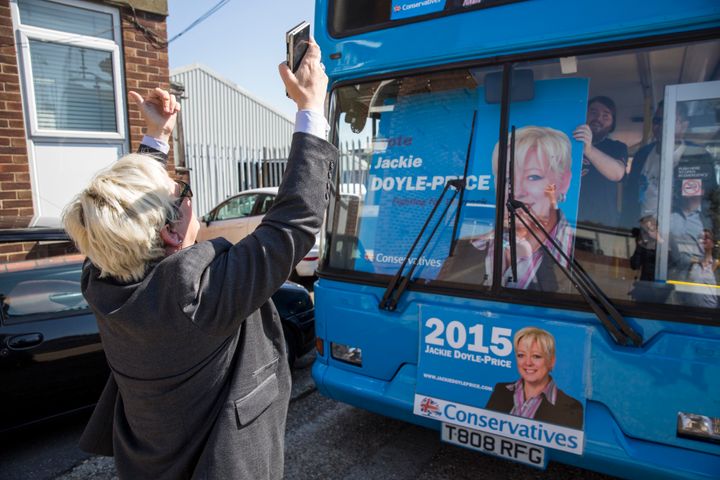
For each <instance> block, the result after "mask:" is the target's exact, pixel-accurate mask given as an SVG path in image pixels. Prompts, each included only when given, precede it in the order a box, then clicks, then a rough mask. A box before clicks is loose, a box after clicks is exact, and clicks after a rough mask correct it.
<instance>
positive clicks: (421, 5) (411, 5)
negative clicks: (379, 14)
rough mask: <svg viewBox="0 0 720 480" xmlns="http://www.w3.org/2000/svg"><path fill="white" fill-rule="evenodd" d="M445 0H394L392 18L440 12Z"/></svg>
mask: <svg viewBox="0 0 720 480" xmlns="http://www.w3.org/2000/svg"><path fill="white" fill-rule="evenodd" d="M444 6H445V0H414V1H412V0H410V1H408V0H393V7H392V15H391V20H397V19H400V18H408V17H416V16H418V15H425V14H428V13H434V12H439V11H441V10H442V9H443V7H444Z"/></svg>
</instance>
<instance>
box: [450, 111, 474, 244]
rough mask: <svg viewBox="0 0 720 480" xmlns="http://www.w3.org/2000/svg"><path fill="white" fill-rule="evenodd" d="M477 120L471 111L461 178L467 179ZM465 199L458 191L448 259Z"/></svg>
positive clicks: (455, 238) (463, 190) (454, 241)
mask: <svg viewBox="0 0 720 480" xmlns="http://www.w3.org/2000/svg"><path fill="white" fill-rule="evenodd" d="M476 119H477V110H474V111H473V118H472V122H471V123H470V141H469V142H468V148H467V153H466V154H465V169H464V170H463V176H462V178H467V174H468V166H469V165H470V152H471V151H472V145H473V140H474V139H475V120H476ZM464 198H465V189H464V188H463V189H462V190H460V199H459V200H458V206H457V210H455V223H454V224H453V231H452V236H451V237H450V252H449V253H448V257H452V256H453V255H455V245H457V230H458V225H459V224H460V213H461V212H462V207H463V199H464Z"/></svg>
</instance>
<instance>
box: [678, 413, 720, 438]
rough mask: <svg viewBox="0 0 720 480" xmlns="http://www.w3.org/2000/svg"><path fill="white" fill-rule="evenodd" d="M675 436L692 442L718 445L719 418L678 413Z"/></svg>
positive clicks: (719, 433) (719, 436) (719, 434)
mask: <svg viewBox="0 0 720 480" xmlns="http://www.w3.org/2000/svg"><path fill="white" fill-rule="evenodd" d="M677 434H678V436H679V437H688V438H692V439H693V440H704V441H706V442H716V443H720V418H717V417H708V416H706V415H697V414H695V413H685V412H678V420H677Z"/></svg>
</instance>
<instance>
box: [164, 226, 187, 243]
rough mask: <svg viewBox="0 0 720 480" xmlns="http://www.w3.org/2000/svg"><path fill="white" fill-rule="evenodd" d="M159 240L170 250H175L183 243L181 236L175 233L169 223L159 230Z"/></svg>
mask: <svg viewBox="0 0 720 480" xmlns="http://www.w3.org/2000/svg"><path fill="white" fill-rule="evenodd" d="M160 238H161V239H162V241H163V243H164V244H165V246H166V247H170V248H177V247H179V246H180V245H182V242H183V238H182V235H180V234H179V233H178V232H176V231H175V230H174V229H173V228H172V226H171V225H170V224H169V223H166V224H165V225H163V227H162V228H161V229H160Z"/></svg>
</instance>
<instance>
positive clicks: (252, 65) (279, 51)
mask: <svg viewBox="0 0 720 480" xmlns="http://www.w3.org/2000/svg"><path fill="white" fill-rule="evenodd" d="M216 3H218V0H211V1H203V2H198V1H197V0H171V1H169V2H168V7H169V10H170V15H169V17H168V19H167V27H168V38H172V37H173V36H174V35H175V34H177V33H179V32H181V31H182V30H183V29H185V28H186V27H187V26H188V25H190V24H191V23H192V22H193V21H194V20H195V19H196V18H198V17H199V16H201V15H202V14H203V13H205V12H206V11H207V10H209V9H210V8H211V7H212V6H213V5H215V4H216ZM314 12H315V2H314V0H271V1H267V2H257V1H252V0H231V1H230V2H229V3H228V4H226V5H225V6H224V7H223V8H222V9H221V10H219V11H218V12H216V13H215V14H214V15H213V16H211V17H210V18H208V19H206V20H205V21H204V22H203V23H201V24H200V25H197V26H196V27H195V28H193V29H192V30H190V31H189V32H187V33H185V34H184V35H183V36H181V37H180V38H178V39H177V40H175V41H173V42H172V43H171V44H170V47H169V58H170V69H171V70H172V69H174V68H178V67H184V66H186V65H190V64H193V63H201V64H203V65H205V66H207V67H209V68H210V69H211V70H213V71H215V72H216V73H218V74H220V75H221V76H222V77H224V78H226V79H228V80H230V81H232V82H234V83H236V84H238V85H240V86H241V87H242V88H244V89H245V90H247V91H249V92H250V93H252V94H253V95H254V96H256V97H258V98H259V99H261V100H262V101H264V102H265V103H267V104H269V105H271V106H273V107H274V108H276V109H277V110H279V111H280V112H282V113H284V114H285V115H287V116H288V117H290V118H293V119H294V118H295V113H294V112H295V104H294V103H293V102H292V101H291V100H290V99H288V98H287V97H286V96H285V89H284V87H283V84H282V81H281V80H280V77H279V76H278V73H277V65H278V63H280V62H281V61H283V60H284V59H285V32H286V31H287V30H289V29H290V28H291V27H293V26H295V25H296V24H297V23H299V22H300V21H302V20H307V21H309V22H310V23H311V24H313V23H314Z"/></svg>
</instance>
